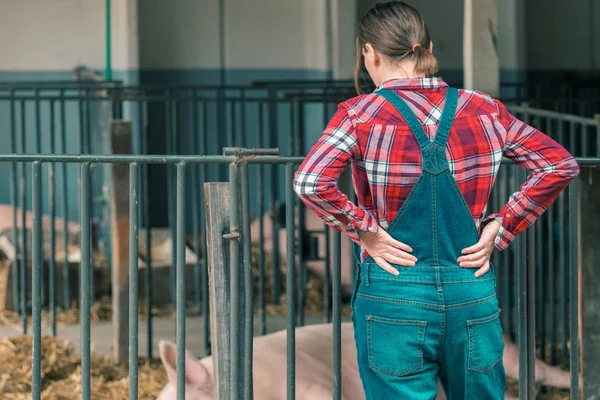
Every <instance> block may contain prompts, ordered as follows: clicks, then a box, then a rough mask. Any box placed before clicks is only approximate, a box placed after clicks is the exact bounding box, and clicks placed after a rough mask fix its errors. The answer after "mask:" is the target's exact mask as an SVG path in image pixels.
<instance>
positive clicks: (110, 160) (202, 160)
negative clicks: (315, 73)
mask: <svg viewBox="0 0 600 400" xmlns="http://www.w3.org/2000/svg"><path fill="white" fill-rule="evenodd" d="M235 160H236V157H233V156H223V155H212V156H190V155H187V156H184V155H169V154H163V155H159V154H151V155H127V154H84V155H78V154H0V162H34V161H39V162H41V163H48V162H60V163H75V164H81V163H85V162H87V163H91V164H114V163H116V164H129V163H132V162H138V163H146V164H179V163H185V164H231V163H232V162H234V161H235ZM575 160H576V161H577V164H579V165H580V166H597V165H598V164H600V158H598V157H575ZM303 161H304V158H303V157H287V156H285V157H284V156H256V157H250V158H248V159H247V160H246V162H247V163H248V164H263V165H282V164H300V163H302V162H303ZM505 163H506V164H509V165H510V164H513V162H511V161H509V160H502V164H505Z"/></svg>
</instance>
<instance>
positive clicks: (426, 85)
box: [377, 76, 448, 90]
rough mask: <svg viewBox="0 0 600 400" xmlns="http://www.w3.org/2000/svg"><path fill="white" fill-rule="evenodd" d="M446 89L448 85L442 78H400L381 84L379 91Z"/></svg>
mask: <svg viewBox="0 0 600 400" xmlns="http://www.w3.org/2000/svg"><path fill="white" fill-rule="evenodd" d="M444 87H448V84H447V83H446V82H444V81H443V80H442V78H438V77H435V76H434V77H431V78H402V79H390V80H388V81H385V82H383V83H382V84H381V85H379V87H378V88H377V90H379V89H399V90H419V89H439V88H444Z"/></svg>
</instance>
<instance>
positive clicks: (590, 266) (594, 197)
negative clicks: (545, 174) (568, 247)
mask: <svg viewBox="0 0 600 400" xmlns="http://www.w3.org/2000/svg"><path fill="white" fill-rule="evenodd" d="M579 183H580V184H579V204H580V211H579V224H578V225H579V232H578V234H579V241H580V242H579V243H580V245H579V252H580V254H579V255H580V257H579V266H578V267H579V294H578V301H579V305H580V307H579V337H580V338H581V346H580V354H581V372H582V375H581V377H582V380H583V388H582V389H583V390H582V392H583V396H581V398H583V399H592V398H596V396H597V395H598V393H600V380H598V376H599V375H600V337H599V336H598V334H597V333H598V332H599V331H600V314H599V313H598V310H600V287H599V286H598V280H597V278H598V275H599V274H600V251H599V250H598V242H599V241H600V213H598V204H600V184H599V183H600V171H599V170H598V169H596V168H582V169H581V179H580V181H579ZM571 341H573V338H571Z"/></svg>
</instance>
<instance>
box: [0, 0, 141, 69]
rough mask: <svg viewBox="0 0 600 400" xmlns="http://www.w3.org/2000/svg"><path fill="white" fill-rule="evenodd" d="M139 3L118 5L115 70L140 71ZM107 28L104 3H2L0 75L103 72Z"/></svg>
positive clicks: (20, 0) (92, 0)
mask: <svg viewBox="0 0 600 400" xmlns="http://www.w3.org/2000/svg"><path fill="white" fill-rule="evenodd" d="M136 1H137V0H118V1H113V9H112V13H111V15H112V21H113V22H112V27H113V40H112V44H113V51H112V64H113V68H115V69H126V68H131V67H132V66H137V60H136V59H137V48H136V46H137V45H136V42H137V40H136V39H135V36H136V35H135V34H134V32H135V31H136V29H134V30H133V31H132V30H131V29H130V27H134V28H135V25H134V23H135V19H136V10H135V5H136ZM104 26H105V10H104V2H103V1H99V0H51V1H48V0H18V1H16V0H0V37H1V38H2V40H0V54H1V57H0V70H17V71H40V70H71V69H73V68H74V67H75V66H76V65H79V64H85V65H87V66H88V67H90V68H94V69H103V68H104V64H105V29H104Z"/></svg>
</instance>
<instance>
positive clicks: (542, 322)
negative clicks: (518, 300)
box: [530, 215, 548, 360]
mask: <svg viewBox="0 0 600 400" xmlns="http://www.w3.org/2000/svg"><path fill="white" fill-rule="evenodd" d="M546 217H547V215H543V216H542V217H541V218H539V220H538V221H536V222H537V223H535V224H534V226H533V229H535V261H536V263H535V265H534V267H535V273H536V275H537V284H536V289H537V290H536V297H537V306H536V307H537V312H536V313H535V314H534V316H535V317H536V318H537V320H536V327H537V334H538V335H539V338H540V357H541V359H542V360H543V359H544V358H545V355H546V346H545V344H546V315H545V314H546V297H545V294H546V292H545V290H544V286H545V285H544V283H545V278H546V273H547V271H546V270H545V268H544V266H545V265H548V263H547V262H546V263H544V255H543V247H542V233H543V232H542V228H543V224H544V220H545V219H546ZM533 245H534V243H530V246H533Z"/></svg>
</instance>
